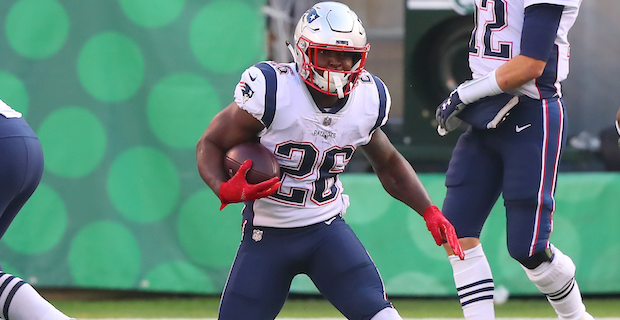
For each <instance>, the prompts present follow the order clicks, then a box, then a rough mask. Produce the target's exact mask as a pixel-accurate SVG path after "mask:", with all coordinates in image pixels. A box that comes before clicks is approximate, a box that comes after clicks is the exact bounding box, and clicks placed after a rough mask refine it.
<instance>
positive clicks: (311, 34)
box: [289, 2, 370, 98]
mask: <svg viewBox="0 0 620 320" xmlns="http://www.w3.org/2000/svg"><path fill="white" fill-rule="evenodd" d="M294 41H295V45H294V48H293V46H292V45H291V44H289V50H290V51H291V53H292V54H293V57H294V59H295V62H296V63H297V67H298V70H299V74H300V75H301V78H302V79H303V80H304V82H306V83H307V84H308V85H310V86H311V87H313V88H315V89H317V90H319V91H321V92H323V93H325V94H329V95H337V96H338V97H339V98H343V97H344V96H345V95H347V94H349V93H350V92H351V90H353V89H354V88H355V86H356V84H357V80H358V77H359V74H360V73H361V72H362V70H363V69H364V64H365V63H366V57H367V55H368V51H369V50H370V44H368V42H367V40H366V31H365V29H364V26H362V22H361V21H360V19H359V18H358V17H357V14H355V12H353V10H351V9H350V8H349V7H348V6H347V5H345V4H342V3H339V2H320V3H317V4H315V5H314V6H313V7H312V8H310V9H309V10H308V11H306V13H304V14H303V15H302V17H301V19H299V22H298V23H297V27H296V28H295V35H294ZM317 50H332V51H341V52H349V53H352V54H353V56H354V61H353V67H352V68H351V70H331V69H327V68H322V67H319V66H318V65H317V62H316V56H317V55H316V52H317Z"/></svg>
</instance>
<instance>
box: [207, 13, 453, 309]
mask: <svg viewBox="0 0 620 320" xmlns="http://www.w3.org/2000/svg"><path fill="white" fill-rule="evenodd" d="M369 48H370V46H369V44H368V43H367V40H366V32H365V31H364V27H363V26H362V23H361V21H360V20H359V19H358V17H357V15H356V14H355V13H354V12H353V11H352V10H351V9H350V8H349V7H347V6H346V5H344V4H341V3H337V2H321V3H317V4H315V5H314V6H313V7H312V8H310V9H309V10H308V11H307V12H306V13H305V14H303V16H302V17H301V19H300V20H299V22H298V24H297V27H296V30H295V34H294V44H289V49H290V50H291V52H292V53H293V56H294V59H295V63H286V64H281V63H275V62H261V63H258V64H256V65H254V66H252V67H250V68H248V69H247V70H246V71H245V72H244V73H243V74H242V76H241V81H240V82H239V85H238V86H237V88H236V89H235V93H234V96H235V99H234V102H232V103H231V104H230V105H229V106H228V107H226V108H225V109H224V110H223V111H221V112H220V113H218V114H217V115H216V116H215V117H214V118H213V120H212V121H211V123H210V124H209V126H208V127H207V129H206V131H205V133H204V134H203V136H202V137H201V138H200V141H199V142H198V146H197V162H198V170H199V172H200V175H201V177H202V179H203V180H204V181H205V182H206V183H207V185H208V186H209V187H210V188H211V189H212V190H213V192H214V193H215V194H216V195H218V196H219V198H220V200H221V201H222V203H223V204H227V203H231V202H241V201H245V207H244V209H243V239H242V242H241V244H240V246H239V249H238V252H237V256H236V258H235V260H234V262H233V266H232V269H231V270H230V274H229V277H228V281H227V283H226V286H225V288H224V292H223V294H222V300H221V304H220V310H219V319H221V320H226V319H244V320H251V319H260V320H264V319H274V318H275V317H276V315H277V314H278V313H279V311H280V309H281V308H282V306H283V305H284V302H285V300H286V298H287V295H288V292H289V289H290V285H291V281H292V280H293V278H294V277H295V276H296V275H298V274H306V275H308V277H310V279H312V281H313V282H314V284H315V285H316V286H317V288H318V289H319V291H320V292H321V293H322V294H323V296H324V297H325V298H327V299H328V300H329V301H330V302H331V303H332V304H333V305H334V306H335V307H336V308H337V309H338V310H339V311H340V312H342V314H343V315H345V316H346V317H347V318H348V319H374V320H380V319H401V317H400V316H399V314H398V312H397V311H396V310H395V309H394V308H393V306H392V304H391V303H390V301H389V300H388V299H387V297H386V292H385V289H384V286H383V282H382V280H381V277H380V275H379V272H378V271H377V268H376V266H375V264H374V262H373V261H372V259H371V258H370V256H369V255H368V253H367V252H366V250H365V248H364V246H363V245H362V243H361V242H360V241H359V240H358V238H357V237H356V235H355V234H354V233H353V231H352V229H351V228H350V227H349V225H347V223H346V222H345V221H344V220H343V215H344V214H345V212H346V210H347V206H348V205H349V198H348V196H346V195H345V194H344V193H343V190H344V189H343V185H342V182H341V180H340V179H339V177H338V174H339V173H341V172H344V170H345V167H346V165H347V163H348V162H349V161H350V160H351V158H352V156H353V153H354V152H355V151H356V150H357V149H358V148H361V149H362V151H364V153H365V155H366V156H367V157H368V159H369V160H370V162H371V164H372V167H373V169H374V171H375V173H376V174H377V175H378V177H379V179H380V180H381V183H382V184H383V186H384V188H385V189H386V190H387V192H388V193H389V194H390V195H392V196H393V197H394V198H396V199H398V200H400V201H402V202H404V203H405V204H407V205H408V206H410V207H411V208H412V209H413V210H415V211H416V212H418V213H419V214H421V215H422V216H423V217H424V220H425V221H426V224H427V227H428V228H429V230H430V231H431V233H432V236H433V237H434V239H435V241H436V242H437V244H438V245H440V244H442V243H443V242H444V241H447V242H448V243H449V246H450V247H451V248H452V250H453V251H454V252H455V254H457V255H460V256H461V258H463V254H462V251H461V248H460V246H459V243H458V239H456V234H455V233H454V230H453V227H452V225H450V223H449V222H448V221H447V220H446V219H445V218H444V217H443V215H442V213H441V212H440V211H439V209H438V208H437V207H436V206H434V205H433V203H432V202H431V199H430V198H429V195H428V194H427V192H426V190H425V188H424V186H423V185H422V183H421V182H420V180H419V179H418V177H417V175H416V173H415V171H414V170H413V168H412V167H411V165H410V164H409V163H408V162H407V161H406V160H405V158H404V157H403V156H402V155H401V154H400V153H399V152H398V151H397V150H396V149H395V148H394V146H393V145H392V144H391V143H390V141H389V140H388V138H387V136H386V135H385V133H384V132H383V131H382V130H381V127H382V126H383V125H384V124H385V123H386V121H387V119H388V113H389V111H390V103H391V100H390V94H389V92H388V89H387V87H386V86H385V84H384V83H383V82H382V81H381V80H380V79H379V78H377V77H376V76H374V75H372V74H371V73H369V72H368V71H366V70H365V69H364V64H365V62H366V56H367V54H368V50H369ZM255 140H258V141H260V143H261V144H263V145H264V146H265V147H267V148H268V149H269V150H271V151H272V152H273V153H274V154H275V156H276V158H277V159H278V162H279V163H280V171H281V177H280V178H279V179H278V178H274V179H272V180H268V181H266V182H263V183H260V184H257V185H249V184H248V183H247V182H246V181H245V178H244V173H245V172H246V171H247V170H248V169H249V168H250V166H251V162H246V163H244V164H243V165H242V166H241V168H240V169H239V170H238V172H237V173H236V174H235V175H234V176H233V177H232V178H231V179H230V180H228V177H227V175H226V173H225V172H224V171H223V170H222V168H223V158H224V154H225V152H226V151H227V150H228V149H230V148H231V147H232V146H234V145H237V144H239V143H242V142H245V141H255Z"/></svg>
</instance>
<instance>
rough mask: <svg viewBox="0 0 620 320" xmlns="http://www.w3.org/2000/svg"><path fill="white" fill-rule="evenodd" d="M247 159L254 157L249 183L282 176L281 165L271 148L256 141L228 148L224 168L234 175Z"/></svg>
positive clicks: (248, 176) (248, 178) (247, 178)
mask: <svg viewBox="0 0 620 320" xmlns="http://www.w3.org/2000/svg"><path fill="white" fill-rule="evenodd" d="M247 159H252V168H250V171H248V173H247V175H246V180H247V181H248V182H249V183H251V184H256V183H260V182H263V181H265V180H269V179H271V178H273V177H279V176H280V165H279V164H278V160H276V157H275V156H274V155H273V153H271V151H269V149H267V148H265V147H264V146H263V145H262V144H260V143H256V142H247V143H242V144H238V145H236V146H234V147H232V148H231V149H230V150H228V152H226V157H225V158H224V169H225V170H226V172H227V173H228V175H229V176H230V177H232V176H233V175H234V174H235V173H236V172H237V170H239V167H240V166H241V164H242V163H243V162H244V161H245V160H247Z"/></svg>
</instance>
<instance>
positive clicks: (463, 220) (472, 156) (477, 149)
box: [442, 97, 566, 259]
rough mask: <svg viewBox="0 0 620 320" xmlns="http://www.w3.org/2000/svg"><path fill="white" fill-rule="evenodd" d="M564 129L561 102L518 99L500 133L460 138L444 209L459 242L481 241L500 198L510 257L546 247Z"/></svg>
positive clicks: (475, 132)
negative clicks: (472, 238) (488, 219)
mask: <svg viewBox="0 0 620 320" xmlns="http://www.w3.org/2000/svg"><path fill="white" fill-rule="evenodd" d="M565 126H566V119H565V116H564V108H563V103H562V101H561V99H558V98H554V99H547V100H534V99H530V98H527V97H520V102H519V104H518V105H517V106H515V107H514V108H513V109H512V111H511V112H510V115H509V116H508V117H507V118H506V120H505V121H504V122H503V123H501V124H500V125H499V126H498V128H496V129H491V130H483V129H472V128H470V129H468V130H467V131H466V132H465V133H463V134H462V135H461V136H460V137H459V140H458V142H457V144H456V146H455V148H454V151H453V154H452V159H451V160H450V164H449V166H448V171H447V173H446V187H447V194H446V198H445V200H444V204H443V208H442V211H443V213H444V215H445V216H446V218H447V219H448V220H449V221H450V222H451V223H452V224H453V225H454V227H455V229H456V232H457V235H458V237H459V238H463V237H475V238H479V237H480V232H481V230H482V226H483V224H484V222H485V220H486V219H487V217H488V215H489V213H490V211H491V209H492V207H493V205H494V204H495V202H496V201H497V199H498V198H499V196H500V194H501V195H502V197H503V199H504V206H505V207H506V219H507V221H506V228H507V230H506V232H507V242H508V251H509V253H510V255H511V256H512V257H513V258H515V259H518V258H527V257H530V256H532V255H533V254H534V253H537V252H540V251H543V250H544V249H545V248H546V247H547V246H548V244H549V236H550V234H551V229H552V218H553V211H554V207H555V203H554V198H553V197H554V192H555V186H556V179H557V171H558V165H559V161H560V155H561V150H562V147H563V145H564V143H565V136H564V131H565Z"/></svg>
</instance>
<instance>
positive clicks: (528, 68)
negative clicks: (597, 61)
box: [435, 4, 564, 135]
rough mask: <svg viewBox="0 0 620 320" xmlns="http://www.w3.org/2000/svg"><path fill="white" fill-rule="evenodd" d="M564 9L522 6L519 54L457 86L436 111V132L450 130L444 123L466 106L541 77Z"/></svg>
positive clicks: (539, 5)
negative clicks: (486, 72)
mask: <svg viewBox="0 0 620 320" xmlns="http://www.w3.org/2000/svg"><path fill="white" fill-rule="evenodd" d="M563 10H564V6H561V5H554V4H535V5H531V6H528V7H527V8H525V16H524V20H523V30H522V33H521V53H520V54H519V55H518V56H516V57H514V58H512V59H511V60H509V61H507V62H506V63H504V64H503V65H502V66H500V67H499V68H497V69H496V70H493V71H492V72H490V73H489V74H487V75H484V76H482V77H480V78H477V79H474V80H471V81H468V82H465V83H462V84H461V85H459V86H458V87H457V88H456V89H455V90H454V91H453V92H452V93H451V94H450V96H449V97H448V98H446V99H445V100H444V101H443V102H442V103H441V104H440V105H439V107H438V108H437V110H436V114H435V117H436V119H437V121H438V123H439V127H438V132H439V134H441V135H444V134H445V133H446V130H448V131H449V130H452V128H451V127H452V126H450V125H447V124H448V123H449V122H450V119H451V118H453V117H454V116H456V114H458V113H459V112H461V111H462V110H463V108H465V106H467V105H469V104H471V103H473V102H476V101H478V100H480V99H482V98H485V97H490V96H495V95H498V94H500V93H503V92H506V91H510V90H513V89H516V88H519V87H520V86H522V85H524V84H526V83H527V82H529V81H532V80H534V79H536V78H538V77H540V76H541V75H542V74H543V72H544V70H545V67H546V66H547V61H548V60H549V57H550V55H551V53H552V51H553V46H554V43H555V38H556V37H557V31H558V28H559V26H560V20H561V18H562V11H563ZM441 129H444V130H441Z"/></svg>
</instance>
